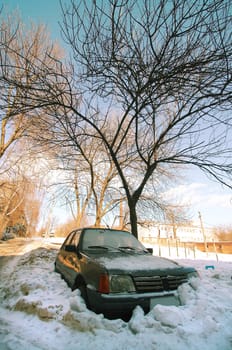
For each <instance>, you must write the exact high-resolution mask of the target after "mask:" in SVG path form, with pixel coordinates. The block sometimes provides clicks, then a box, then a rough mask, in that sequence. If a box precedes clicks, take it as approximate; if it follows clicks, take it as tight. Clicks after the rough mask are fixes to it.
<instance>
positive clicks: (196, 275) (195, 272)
mask: <svg viewBox="0 0 232 350" xmlns="http://www.w3.org/2000/svg"><path fill="white" fill-rule="evenodd" d="M192 277H199V274H198V272H197V271H192V272H189V273H188V279H191V278H192Z"/></svg>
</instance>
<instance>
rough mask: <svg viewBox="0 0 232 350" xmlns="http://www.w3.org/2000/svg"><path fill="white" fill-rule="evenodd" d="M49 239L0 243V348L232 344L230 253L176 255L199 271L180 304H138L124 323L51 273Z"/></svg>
mask: <svg viewBox="0 0 232 350" xmlns="http://www.w3.org/2000/svg"><path fill="white" fill-rule="evenodd" d="M54 243H55V242H49V241H45V240H34V241H28V242H24V244H22V245H21V246H17V247H15V248H13V249H14V251H13V254H14V255H11V254H12V253H11V252H10V250H9V248H8V249H7V243H4V244H0V256H1V258H0V278H1V279H0V349H1V350H25V349H29V350H42V349H43V350H45V349H49V350H53V349H54V350H55V349H56V350H61V349H67V350H74V349H75V350H76V349H78V350H82V349H83V350H86V349H88V350H100V349H101V350H102V348H105V349H106V350H131V349H135V350H138V349H141V350H143V349H151V350H156V349H157V350H158V349H159V350H186V349H188V350H195V349H201V350H218V349H220V350H231V349H232V279H231V277H232V256H230V255H228V256H218V261H217V260H216V259H214V260H209V258H211V257H208V258H205V257H204V259H196V260H193V259H192V260H190V259H189V260H187V259H179V262H180V263H181V264H184V265H186V266H194V267H196V269H197V270H198V272H199V274H200V279H193V280H192V283H191V286H190V285H188V284H184V285H182V286H181V287H180V288H179V290H178V293H179V296H180V298H181V301H182V303H183V305H182V306H179V307H176V306H162V305H156V306H155V307H154V308H153V309H152V310H151V311H150V312H149V313H148V314H147V315H144V313H143V310H142V309H141V308H140V307H137V308H136V309H135V310H134V313H133V316H132V318H131V319H130V321H129V322H124V321H122V320H121V319H116V320H108V319H106V318H104V317H103V315H96V314H95V313H93V312H91V311H89V310H88V309H87V308H86V306H85V303H84V301H83V300H82V298H81V297H80V293H79V291H78V290H76V291H74V292H72V291H71V289H70V288H68V287H67V284H66V283H65V282H64V280H62V279H61V278H60V275H59V274H57V273H55V272H54V259H55V256H56V252H57V249H58V248H59V245H56V244H54ZM9 244H13V242H12V243H9ZM11 249H12V247H11ZM4 255H5V256H4ZM207 259H208V260H207ZM222 259H223V260H222ZM1 262H2V264H1ZM207 266H208V268H207Z"/></svg>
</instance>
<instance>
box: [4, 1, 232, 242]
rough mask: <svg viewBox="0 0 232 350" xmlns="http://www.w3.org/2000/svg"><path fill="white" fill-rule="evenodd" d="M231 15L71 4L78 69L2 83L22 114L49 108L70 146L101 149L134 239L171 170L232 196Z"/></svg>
mask: <svg viewBox="0 0 232 350" xmlns="http://www.w3.org/2000/svg"><path fill="white" fill-rule="evenodd" d="M231 6H232V4H231V1H230V0H204V1H198V0H190V1H176V0H159V1H152V0H147V1H140V2H137V1H135V0H123V1H121V0H109V1H108V2H107V3H106V2H105V1H101V0H99V1H94V2H92V5H91V6H90V5H89V3H88V4H87V2H86V1H73V0H71V1H70V5H65V4H64V5H63V7H62V11H63V25H62V29H63V36H64V39H65V40H66V42H67V43H68V44H69V45H70V48H71V50H72V53H73V63H72V64H70V65H69V66H64V65H62V64H61V63H59V62H57V61H56V60H54V67H53V69H52V70H51V69H50V67H49V66H48V65H43V67H41V66H40V65H39V64H37V65H36V64H35V63H32V64H31V65H30V72H33V74H34V73H35V76H36V79H35V80H31V81H30V86H28V85H27V84H25V82H24V81H20V80H18V79H16V77H15V76H11V75H10V76H9V75H4V74H3V77H2V79H3V81H4V82H5V81H7V83H8V84H9V86H15V85H16V86H17V87H18V88H19V91H20V95H21V97H22V98H23V101H24V103H23V105H18V106H14V107H17V108H18V110H30V109H36V110H37V111H38V110H39V109H41V108H44V107H46V112H49V113H50V115H51V116H52V117H53V118H54V119H53V120H54V122H56V126H57V128H59V127H62V128H63V130H65V132H66V136H67V138H66V141H67V142H66V145H68V144H74V145H78V144H79V140H80V137H83V135H85V136H86V137H87V136H88V137H89V138H96V137H97V138H98V139H99V140H101V142H102V144H103V145H104V147H105V148H106V149H107V152H108V154H109V155H110V157H111V159H112V161H113V163H114V166H115V168H116V169H117V173H118V176H119V178H120V181H121V185H122V186H123V188H124V190H125V194H126V198H127V203H128V207H129V211H130V223H131V229H132V233H133V234H134V235H135V236H137V211H136V206H137V204H138V202H139V200H140V198H141V196H142V194H143V191H144V189H145V187H146V185H147V184H148V183H149V182H150V180H151V178H152V176H153V177H154V176H157V177H159V174H160V172H161V171H162V169H168V168H171V167H172V166H176V165H179V164H181V165H187V166H188V165H190V166H191V165H193V166H196V167H198V168H200V169H201V170H202V171H204V172H206V173H207V174H209V175H210V176H212V177H213V178H214V179H216V180H217V181H220V182H221V183H223V184H225V185H227V186H229V187H231V170H232V163H231V151H232V149H231V144H230V139H231V118H230V115H229V112H228V111H230V110H231V96H232V94H231V82H232V75H231V71H232V67H231V60H232V30H231V29H232V27H231V26H232V8H231ZM4 65H5V63H4V60H3V61H2V66H4ZM31 74H32V73H31ZM17 108H16V109H17ZM86 124H87V125H88V134H86V128H85V127H84V126H85V125H86ZM110 124H113V125H114V128H112V129H111V132H110V133H106V132H105V130H106V126H107V125H110ZM132 137H133V142H131V138H132ZM128 159H130V162H129V163H127V160H128ZM125 164H127V166H125Z"/></svg>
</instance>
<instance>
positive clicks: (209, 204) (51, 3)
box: [0, 0, 232, 226]
mask: <svg viewBox="0 0 232 350" xmlns="http://www.w3.org/2000/svg"><path fill="white" fill-rule="evenodd" d="M65 2H68V1H65ZM0 4H1V5H3V6H4V7H5V9H7V10H9V11H14V10H17V11H18V12H19V14H20V15H21V18H22V19H23V20H24V21H25V22H27V21H30V20H32V21H33V22H39V23H44V24H46V25H47V28H48V31H49V32H50V34H51V37H52V38H53V39H55V40H60V34H59V31H60V29H59V25H58V21H61V10H60V4H59V0H5V1H0ZM166 196H167V197H169V198H170V199H171V198H172V197H175V196H176V197H177V198H178V200H179V201H182V202H183V203H187V204H189V205H190V206H191V208H192V210H191V213H192V217H193V219H194V220H195V221H196V222H198V221H199V218H198V212H199V211H200V212H201V215H202V219H203V221H204V222H205V225H206V226H214V225H230V226H232V191H231V190H229V189H226V188H223V187H222V186H221V185H220V184H217V183H215V182H213V181H209V180H208V179H207V178H206V177H205V176H204V175H203V174H201V173H200V172H199V171H196V170H194V169H191V170H189V171H187V177H186V180H185V181H182V182H181V183H180V184H178V185H176V186H175V187H173V188H172V189H171V190H170V191H168V192H167V193H166Z"/></svg>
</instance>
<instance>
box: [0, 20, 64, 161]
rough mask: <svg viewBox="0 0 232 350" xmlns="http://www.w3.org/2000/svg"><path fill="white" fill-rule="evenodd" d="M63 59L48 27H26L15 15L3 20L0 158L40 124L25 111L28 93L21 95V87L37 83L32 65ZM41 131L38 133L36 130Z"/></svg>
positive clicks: (0, 38)
mask: <svg viewBox="0 0 232 350" xmlns="http://www.w3.org/2000/svg"><path fill="white" fill-rule="evenodd" d="M49 54H50V55H52V56H53V57H55V58H57V57H61V49H59V47H58V46H57V45H53V44H52V43H51V42H50V41H49V36H48V35H47V31H46V28H45V27H44V26H42V25H38V26H35V25H33V24H31V26H30V27H25V26H24V24H23V22H22V20H21V19H20V18H19V17H18V16H17V15H16V14H13V15H11V16H10V15H7V16H6V18H3V14H2V16H1V18H0V61H1V63H2V64H1V67H0V71H1V74H0V76H1V77H5V78H6V79H0V88H1V98H0V107H1V112H0V158H1V157H3V156H4V154H5V153H6V152H7V151H8V150H9V148H10V147H12V146H13V145H14V144H15V143H16V142H17V141H18V140H20V139H21V138H22V137H24V136H27V135H28V134H29V132H31V131H32V130H33V131H34V132H35V124H38V123H39V119H38V117H37V115H36V113H33V111H32V110H31V109H29V110H27V112H25V111H24V110H23V108H21V109H19V108H17V106H19V105H20V106H24V105H25V103H26V102H25V101H26V97H27V94H26V92H25V90H24V93H23V94H21V92H22V91H21V90H20V88H19V86H18V84H22V83H23V84H25V86H27V89H29V88H30V86H31V84H32V83H33V82H34V81H35V80H36V75H35V74H33V71H32V69H31V68H32V66H33V65H36V66H37V65H38V64H39V66H40V68H42V66H43V64H45V63H46V64H48V65H49V64H51V62H53V61H52V60H51V59H50V58H49ZM9 76H10V77H11V78H13V79H14V80H15V81H17V84H16V85H14V86H12V85H11V84H8V81H7V77H9ZM37 131H38V130H37Z"/></svg>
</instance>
